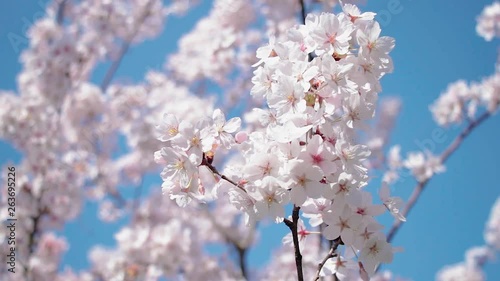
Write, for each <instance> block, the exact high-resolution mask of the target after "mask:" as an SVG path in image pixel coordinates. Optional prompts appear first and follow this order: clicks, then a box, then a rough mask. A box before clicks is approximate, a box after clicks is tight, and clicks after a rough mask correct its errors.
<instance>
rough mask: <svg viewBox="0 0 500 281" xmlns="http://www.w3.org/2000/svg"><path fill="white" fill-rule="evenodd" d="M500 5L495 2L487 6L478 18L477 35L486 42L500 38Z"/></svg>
mask: <svg viewBox="0 0 500 281" xmlns="http://www.w3.org/2000/svg"><path fill="white" fill-rule="evenodd" d="M499 18H500V3H499V2H497V1H495V2H493V4H491V5H489V6H486V7H485V8H484V10H483V12H482V13H481V15H480V16H479V17H478V18H477V26H476V31H477V33H478V34H479V35H480V36H481V37H483V38H484V39H485V40H486V41H491V40H492V39H493V38H495V37H499V36H500V20H499Z"/></svg>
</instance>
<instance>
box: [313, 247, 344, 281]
mask: <svg viewBox="0 0 500 281" xmlns="http://www.w3.org/2000/svg"><path fill="white" fill-rule="evenodd" d="M340 241H341V240H340V237H339V238H337V239H335V240H334V241H333V245H332V247H331V248H330V251H328V254H327V255H326V256H325V258H323V260H322V261H321V262H320V263H319V264H318V270H317V271H316V276H315V277H314V279H313V280H314V281H317V280H319V275H320V273H321V269H322V268H323V266H325V263H326V261H328V260H329V259H331V258H333V257H335V256H336V253H335V252H336V251H337V248H338V247H339V245H340Z"/></svg>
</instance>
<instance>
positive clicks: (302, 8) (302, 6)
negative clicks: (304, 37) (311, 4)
mask: <svg viewBox="0 0 500 281" xmlns="http://www.w3.org/2000/svg"><path fill="white" fill-rule="evenodd" d="M299 3H300V15H301V17H302V23H303V24H306V4H305V3H304V0H299Z"/></svg>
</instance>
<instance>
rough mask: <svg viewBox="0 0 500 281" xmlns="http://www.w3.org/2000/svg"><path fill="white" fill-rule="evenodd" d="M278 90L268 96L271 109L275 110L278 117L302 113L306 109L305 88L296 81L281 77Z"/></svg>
mask: <svg viewBox="0 0 500 281" xmlns="http://www.w3.org/2000/svg"><path fill="white" fill-rule="evenodd" d="M276 85H278V86H276V89H275V90H274V91H273V92H272V93H271V94H269V95H268V96H267V103H268V105H269V107H270V108H272V109H275V110H276V112H277V114H278V116H282V115H285V114H286V113H290V112H291V113H301V112H304V110H305V109H306V100H305V99H304V97H305V93H304V88H303V87H302V86H301V84H299V83H297V82H296V81H295V79H293V78H292V77H289V76H281V78H280V79H279V83H278V84H276Z"/></svg>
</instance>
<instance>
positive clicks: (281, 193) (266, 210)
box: [255, 177, 290, 223]
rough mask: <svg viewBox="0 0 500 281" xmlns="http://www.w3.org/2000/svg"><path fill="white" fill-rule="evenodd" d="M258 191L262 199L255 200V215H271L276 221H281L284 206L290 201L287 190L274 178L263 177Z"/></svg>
mask: <svg viewBox="0 0 500 281" xmlns="http://www.w3.org/2000/svg"><path fill="white" fill-rule="evenodd" d="M258 192H259V193H260V195H261V196H262V199H260V200H258V201H257V202H255V213H256V215H257V217H258V218H265V217H271V218H273V219H274V220H275V221H276V222H277V223H278V222H282V221H283V218H284V216H285V209H284V206H285V204H287V203H288V202H289V201H290V198H289V195H288V192H287V190H286V189H284V188H282V187H281V186H280V183H279V182H278V180H276V179H275V178H273V177H265V178H264V179H263V180H262V184H261V186H260V187H259V188H258Z"/></svg>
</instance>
